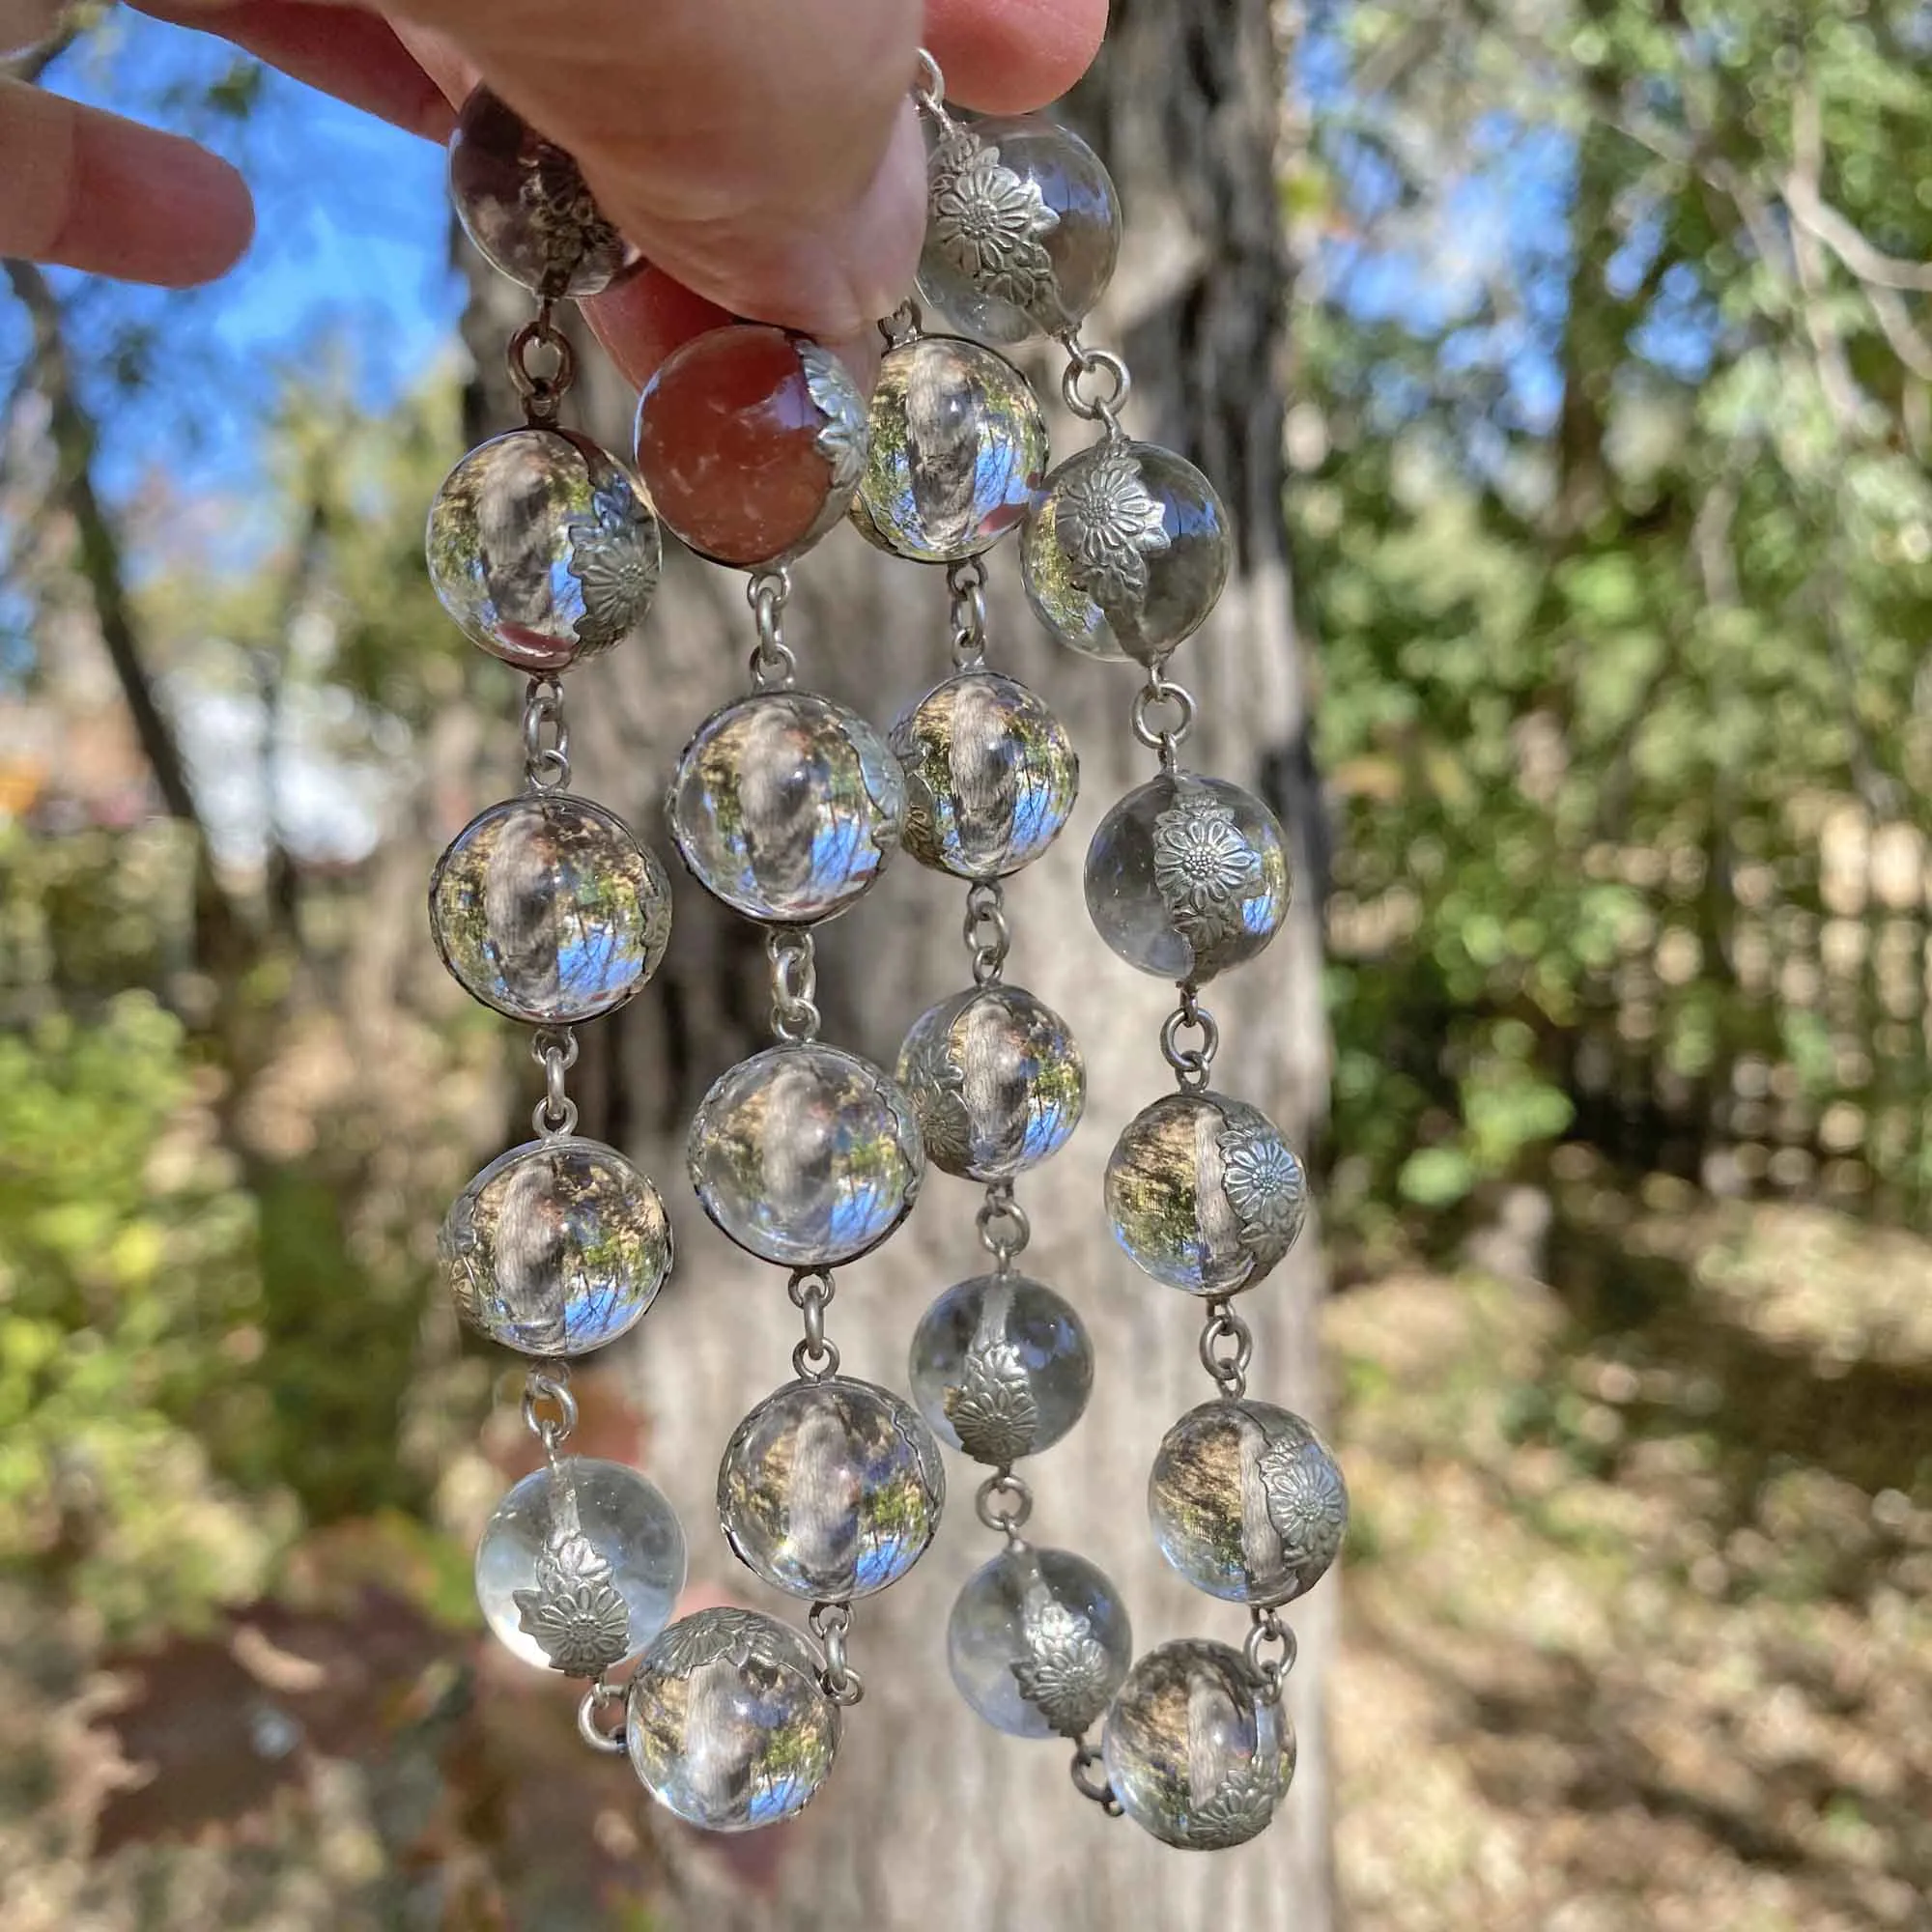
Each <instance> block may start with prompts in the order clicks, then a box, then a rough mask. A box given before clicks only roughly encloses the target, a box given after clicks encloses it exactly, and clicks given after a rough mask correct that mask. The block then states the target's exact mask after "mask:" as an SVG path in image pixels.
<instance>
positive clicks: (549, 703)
mask: <svg viewBox="0 0 1932 1932" xmlns="http://www.w3.org/2000/svg"><path fill="white" fill-rule="evenodd" d="M524 784H525V788H526V790H529V791H535V792H555V791H567V790H568V789H569V787H570V727H569V725H566V724H565V723H564V720H563V686H562V685H560V684H559V683H557V681H556V679H555V678H554V677H533V678H531V679H530V682H529V686H528V688H527V689H526V691H525V693H524Z"/></svg>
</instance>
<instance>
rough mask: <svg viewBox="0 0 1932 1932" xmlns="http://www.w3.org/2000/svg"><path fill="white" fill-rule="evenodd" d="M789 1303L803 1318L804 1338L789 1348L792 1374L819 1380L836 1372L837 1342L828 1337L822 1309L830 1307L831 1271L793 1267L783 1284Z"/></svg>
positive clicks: (800, 1378) (819, 1268) (831, 1291)
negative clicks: (789, 1277)
mask: <svg viewBox="0 0 1932 1932" xmlns="http://www.w3.org/2000/svg"><path fill="white" fill-rule="evenodd" d="M785 1293H787V1294H788V1295H789V1296H790V1297H791V1305H792V1306H793V1307H794V1308H796V1309H797V1310H798V1311H799V1312H800V1313H801V1314H802V1315H803V1316H804V1317H805V1339H804V1340H803V1341H802V1342H801V1343H800V1344H799V1345H798V1347H797V1348H795V1349H794V1350H792V1351H791V1366H792V1373H793V1374H794V1375H796V1376H797V1377H798V1378H799V1380H800V1381H806V1382H822V1381H824V1380H825V1379H826V1378H827V1377H829V1376H836V1375H837V1374H838V1343H837V1342H833V1341H830V1340H828V1339H827V1337H826V1333H825V1311H826V1310H827V1309H828V1308H830V1307H831V1306H832V1296H833V1293H834V1290H833V1286H832V1270H831V1269H830V1268H823V1267H805V1268H796V1269H794V1270H793V1272H792V1277H791V1279H790V1280H789V1281H788V1282H786V1284H785Z"/></svg>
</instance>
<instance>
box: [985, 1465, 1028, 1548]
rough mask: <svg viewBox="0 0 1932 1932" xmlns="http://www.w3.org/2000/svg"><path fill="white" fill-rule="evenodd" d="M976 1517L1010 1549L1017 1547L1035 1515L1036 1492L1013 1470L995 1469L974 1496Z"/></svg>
mask: <svg viewBox="0 0 1932 1932" xmlns="http://www.w3.org/2000/svg"><path fill="white" fill-rule="evenodd" d="M973 1513H974V1514H975V1515H976V1516H977V1517H978V1518H979V1519H980V1521H981V1522H982V1523H984V1524H985V1526H986V1527H987V1528H988V1529H990V1530H992V1531H994V1532H995V1533H996V1534H998V1535H1000V1536H1004V1537H1005V1538H1006V1539H1007V1542H1008V1544H1009V1545H1014V1544H1017V1543H1018V1542H1019V1540H1020V1531H1021V1530H1022V1529H1024V1528H1025V1527H1026V1523H1027V1519H1028V1518H1029V1517H1030V1516H1032V1515H1033V1488H1032V1486H1031V1485H1030V1484H1029V1483H1028V1482H1027V1480H1026V1478H1025V1477H1024V1476H1016V1475H1014V1474H1013V1472H1012V1470H1011V1469H1010V1468H1004V1469H995V1470H994V1471H993V1473H992V1474H991V1475H990V1476H988V1477H987V1478H986V1480H985V1481H984V1482H983V1483H981V1484H980V1487H979V1488H978V1489H977V1490H976V1491H975V1492H973Z"/></svg>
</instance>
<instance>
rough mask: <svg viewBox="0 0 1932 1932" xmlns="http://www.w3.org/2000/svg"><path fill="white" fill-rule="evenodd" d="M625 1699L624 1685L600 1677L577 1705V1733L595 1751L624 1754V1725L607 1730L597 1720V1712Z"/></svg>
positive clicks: (616, 1754)
mask: <svg viewBox="0 0 1932 1932" xmlns="http://www.w3.org/2000/svg"><path fill="white" fill-rule="evenodd" d="M623 1701H624V1687H623V1686H622V1685H621V1684H612V1683H611V1680H610V1678H608V1677H600V1678H598V1680H597V1681H596V1682H595V1683H594V1684H593V1685H591V1687H590V1689H589V1690H586V1691H585V1692H584V1693H583V1695H582V1699H581V1700H580V1701H579V1703H578V1706H577V1735H578V1736H579V1737H580V1738H582V1740H583V1742H584V1743H585V1744H587V1745H588V1746H589V1747H590V1748H591V1749H592V1750H594V1751H609V1752H610V1753H611V1756H612V1757H622V1756H623V1754H624V1749H625V1746H624V1726H623V1725H622V1723H619V1724H618V1726H617V1728H616V1729H615V1730H614V1731H607V1730H605V1729H604V1727H603V1726H602V1725H601V1724H599V1723H598V1721H597V1714H598V1712H600V1711H602V1710H603V1709H605V1708H606V1706H608V1705H611V1704H621V1703H622V1702H623Z"/></svg>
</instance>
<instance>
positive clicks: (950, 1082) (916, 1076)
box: [898, 1027, 973, 1174]
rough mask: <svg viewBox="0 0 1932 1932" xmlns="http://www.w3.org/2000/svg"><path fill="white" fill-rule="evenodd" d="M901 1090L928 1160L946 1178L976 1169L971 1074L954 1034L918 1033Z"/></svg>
mask: <svg viewBox="0 0 1932 1932" xmlns="http://www.w3.org/2000/svg"><path fill="white" fill-rule="evenodd" d="M898 1073H899V1085H900V1087H901V1088H902V1089H903V1090H904V1091H905V1093H906V1094H907V1096H908V1097H909V1098H910V1099H911V1101H912V1110H913V1113H914V1115H915V1117H916V1118H917V1119H918V1121H919V1132H920V1138H921V1139H922V1140H923V1142H924V1143H925V1157H926V1159H927V1160H929V1161H930V1162H931V1163H932V1164H933V1165H934V1166H935V1167H937V1168H938V1169H939V1170H940V1171H941V1172H942V1173H944V1174H957V1173H960V1172H962V1171H963V1170H965V1169H966V1168H968V1167H970V1166H971V1165H972V1160H973V1117H972V1115H971V1114H970V1113H969V1112H968V1111H967V1107H966V1069H965V1067H964V1066H963V1065H961V1064H960V1063H959V1061H958V1059H957V1058H956V1057H955V1056H954V1054H953V1052H952V1036H951V1035H950V1033H948V1032H947V1031H945V1030H944V1029H941V1028H937V1027H935V1028H931V1029H928V1030H926V1031H924V1032H921V1031H920V1030H918V1029H915V1030H914V1034H913V1036H912V1037H910V1038H909V1039H908V1042H907V1047H906V1051H905V1054H904V1056H903V1059H902V1061H901V1063H900V1065H899V1069H898Z"/></svg>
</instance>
